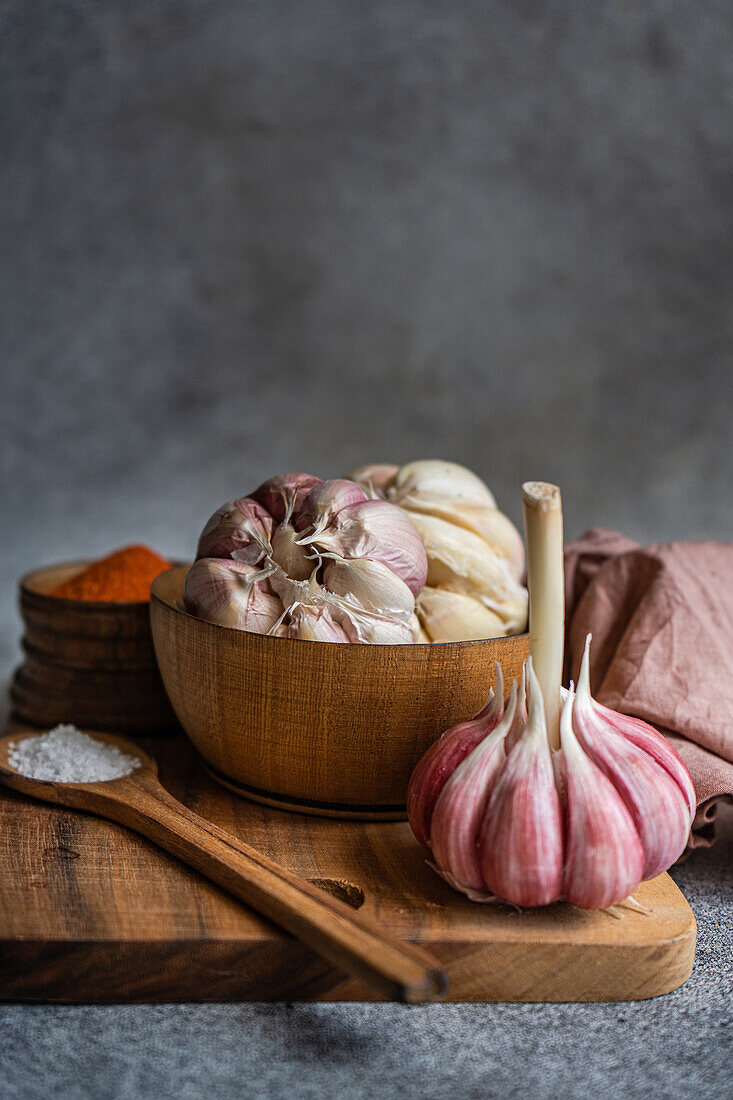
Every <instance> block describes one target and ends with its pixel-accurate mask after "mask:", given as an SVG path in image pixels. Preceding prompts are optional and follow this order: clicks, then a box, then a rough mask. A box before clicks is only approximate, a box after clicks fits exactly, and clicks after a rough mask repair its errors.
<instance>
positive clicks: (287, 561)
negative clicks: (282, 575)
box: [270, 522, 318, 581]
mask: <svg viewBox="0 0 733 1100" xmlns="http://www.w3.org/2000/svg"><path fill="white" fill-rule="evenodd" d="M299 539H300V534H299V533H298V531H296V530H295V528H294V527H293V525H292V524H291V523H285V522H283V523H280V524H278V526H277V527H276V528H275V531H274V534H273V536H272V554H271V555H270V556H271V559H272V561H274V562H275V563H276V564H277V565H279V566H280V567H281V569H283V570H284V571H285V572H286V573H287V574H288V575H289V576H291V577H292V578H293V579H294V580H296V581H304V580H307V578H308V577H310V575H311V573H312V572H313V570H314V569H315V568H316V567H317V564H318V563H317V561H314V559H313V558H312V557H311V556H310V555H309V553H308V551H307V550H306V549H305V548H304V547H303V546H301V545H300V542H299Z"/></svg>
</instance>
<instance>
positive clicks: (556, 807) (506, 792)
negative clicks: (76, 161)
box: [407, 638, 695, 909]
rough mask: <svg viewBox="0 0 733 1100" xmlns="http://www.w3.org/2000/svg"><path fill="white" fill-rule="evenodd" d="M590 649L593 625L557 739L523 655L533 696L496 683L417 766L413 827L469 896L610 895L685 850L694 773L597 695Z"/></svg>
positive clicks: (515, 899) (586, 898)
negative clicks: (629, 727) (504, 691)
mask: <svg viewBox="0 0 733 1100" xmlns="http://www.w3.org/2000/svg"><path fill="white" fill-rule="evenodd" d="M589 653H590V638H589V639H588V643H587V644H586V650H585V654H584V656H583V664H582V667H581V673H580V678H579V686H578V690H577V692H574V691H572V690H571V691H569V692H565V693H564V694H565V701H564V705H563V709H562V714H561V719H560V736H561V746H560V748H559V749H556V750H554V751H553V750H551V748H550V742H549V738H548V732H547V726H546V722H545V706H544V700H543V698H542V691H541V688H540V685H539V681H538V679H537V676H536V674H535V672H534V669H533V667H532V659H531V658H529V659H528V660H527V664H526V680H527V689H526V698H527V706H526V709H525V707H524V701H523V700H522V698H521V697H520V699H519V701H517V698H516V688H515V690H514V691H513V692H512V696H511V697H510V699H509V701H508V703H507V705H506V707H505V706H504V704H503V702H502V701H501V696H500V691H501V688H500V687H499V692H498V693H497V695H496V696H494V697H493V698H492V699H491V700H490V703H489V704H488V705H487V706H486V707H485V708H484V709H483V710H482V711H481V712H479V715H477V717H476V718H475V719H473V720H472V721H471V722H464V723H461V725H459V726H456V727H454V729H452V730H449V731H448V732H447V733H445V734H443V736H442V737H441V738H440V740H439V741H437V742H436V743H435V745H433V747H432V748H431V749H429V750H428V752H427V753H426V754H425V756H424V757H423V759H422V760H421V761H420V763H419V764H418V765H417V767H416V769H415V771H414V773H413V776H412V779H411V781H410V786H409V789H408V795H407V809H408V817H409V820H410V825H411V826H412V830H413V832H414V833H415V836H416V837H417V839H418V840H419V841H420V842H421V843H422V844H423V846H424V847H426V848H427V849H428V851H430V852H431V854H432V857H433V860H434V863H435V865H436V867H437V869H438V870H439V871H440V873H441V874H442V875H443V876H444V877H445V878H446V880H447V881H448V882H450V884H451V885H452V886H454V887H455V888H456V889H458V890H461V891H462V892H463V893H465V894H467V895H468V896H469V897H471V898H473V899H474V900H484V901H486V900H491V899H492V898H496V899H499V900H501V901H505V902H509V903H510V904H513V905H519V906H541V905H549V904H551V903H553V902H556V901H561V900H566V901H569V902H571V903H572V904H574V905H578V906H580V907H582V908H590V909H594V908H605V907H607V906H609V905H614V904H617V903H618V902H621V901H623V900H624V899H625V898H626V897H628V896H629V895H630V894H631V893H632V892H633V890H634V889H635V888H636V887H637V886H638V884H639V882H641V881H642V879H646V878H652V877H654V876H655V875H657V874H659V873H660V872H661V871H664V870H666V869H667V868H668V867H670V866H671V865H672V864H673V863H674V862H675V860H677V859H678V858H679V856H680V855H681V854H682V852H683V851H684V848H685V844H686V842H687V837H688V835H689V831H690V826H691V824H692V820H693V817H694V811H695V800H694V791H693V788H692V782H691V780H690V777H689V773H688V772H687V769H686V768H685V766H684V764H683V763H682V761H681V759H680V758H679V756H678V755H677V753H676V752H675V751H674V749H673V748H672V747H671V745H669V744H668V743H667V742H666V741H665V740H664V738H662V737H661V735H660V734H658V733H657V732H656V730H653V729H652V728H651V727H649V726H646V724H645V723H643V722H640V721H639V720H638V719H635V720H633V725H634V734H633V736H634V737H635V741H632V740H631V739H630V738H629V736H628V734H627V732H625V726H626V718H625V716H624V715H615V714H614V712H612V711H609V710H608V708H606V707H601V706H599V704H597V703H595V702H594V700H593V699H592V697H591V695H590V687H589V674H588V667H589V659H590V658H589ZM499 683H500V682H499ZM522 694H524V693H523V692H522V693H520V696H521V695H522ZM611 716H613V717H611ZM517 731H518V736H517V737H516V740H514V743H513V744H512V743H511V742H512V740H513V738H512V733H513V732H514V733H515V734H516V733H517ZM647 739H648V740H647ZM642 741H646V743H647V744H648V745H649V747H650V749H651V751H647V750H646V749H644V748H641V747H640V742H642Z"/></svg>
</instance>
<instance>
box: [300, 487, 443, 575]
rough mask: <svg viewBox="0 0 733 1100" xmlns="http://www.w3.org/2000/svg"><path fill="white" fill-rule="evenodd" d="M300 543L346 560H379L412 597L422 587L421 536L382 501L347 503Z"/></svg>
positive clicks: (423, 559)
mask: <svg viewBox="0 0 733 1100" xmlns="http://www.w3.org/2000/svg"><path fill="white" fill-rule="evenodd" d="M301 542H302V543H303V545H308V544H311V545H313V546H314V547H315V549H317V550H321V549H324V550H328V551H330V552H331V553H334V554H337V555H338V556H339V557H341V558H345V559H351V558H372V559H373V560H374V561H380V562H382V564H383V565H386V566H387V567H388V568H389V569H391V570H392V572H394V573H396V574H397V576H398V577H401V579H402V580H403V581H404V582H405V584H406V585H407V586H408V588H409V589H410V591H411V592H412V593H413V595H416V594H417V593H418V592H419V591H420V589H421V588H422V587H423V585H424V584H425V579H426V576H427V571H428V567H427V560H426V557H425V549H424V547H423V544H422V541H421V539H420V536H419V534H418V533H417V531H416V530H415V528H414V527H413V525H412V524H411V523H410V521H409V519H408V518H407V517H406V516H405V515H404V514H403V513H402V512H400V511H399V510H397V509H395V508H394V506H393V505H391V504H387V503H386V502H385V501H382V500H364V501H361V502H359V503H357V504H349V505H347V506H346V507H345V508H342V509H341V510H340V511H339V512H337V513H336V514H335V515H334V517H333V519H332V521H331V522H330V523H329V525H328V526H327V527H325V528H324V529H319V530H317V531H315V532H314V533H310V534H306V536H305V537H304V538H303V539H302V540H301Z"/></svg>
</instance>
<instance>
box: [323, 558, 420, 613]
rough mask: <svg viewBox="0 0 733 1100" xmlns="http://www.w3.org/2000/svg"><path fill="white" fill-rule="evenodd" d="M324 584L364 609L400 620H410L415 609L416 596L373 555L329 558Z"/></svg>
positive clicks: (324, 573)
mask: <svg viewBox="0 0 733 1100" xmlns="http://www.w3.org/2000/svg"><path fill="white" fill-rule="evenodd" d="M323 587H324V588H326V589H327V590H328V591H329V592H333V593H335V594H336V595H337V596H342V597H344V598H345V599H349V600H350V601H351V602H355V603H357V604H359V605H360V606H361V607H362V608H364V609H365V610H366V611H371V612H372V613H373V614H375V615H382V616H390V617H392V618H397V619H399V620H400V621H401V622H403V623H409V622H410V620H411V618H412V615H413V612H414V610H415V597H414V596H413V594H412V592H411V591H410V589H409V588H408V586H407V585H406V584H405V582H404V581H403V580H402V579H401V578H400V577H398V576H397V574H396V573H394V572H393V571H392V570H391V569H389V568H388V567H387V566H386V565H383V564H382V562H381V561H374V559H372V558H354V559H352V560H348V559H346V558H339V557H332V558H331V560H330V561H328V562H327V564H326V566H325V569H324V571H323Z"/></svg>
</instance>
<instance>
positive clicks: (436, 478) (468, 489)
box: [350, 459, 524, 580]
mask: <svg viewBox="0 0 733 1100" xmlns="http://www.w3.org/2000/svg"><path fill="white" fill-rule="evenodd" d="M350 476H351V477H353V479H354V480H355V481H358V482H359V484H361V485H364V486H365V488H369V489H370V490H371V491H372V492H373V493H376V494H378V495H379V496H382V497H383V498H384V499H385V500H388V501H390V503H391V504H397V505H399V507H400V508H403V509H404V510H405V511H406V512H407V514H408V515H410V516H411V515H412V513H413V512H418V513H423V514H425V515H432V516H435V517H437V518H438V519H443V520H446V522H448V523H452V524H455V525H456V526H458V527H463V528H465V529H466V530H468V531H472V532H473V533H474V534H476V535H478V536H479V537H480V538H481V539H483V541H484V542H486V544H487V545H488V547H489V549H490V550H491V551H492V552H493V553H495V554H497V555H498V556H499V557H501V558H503V559H505V560H506V562H507V564H508V565H509V568H510V572H511V573H512V575H513V576H514V578H515V579H516V580H519V579H521V576H522V573H523V571H524V543H523V541H522V536H521V535H520V534H519V531H517V529H516V527H515V526H514V524H513V523H512V522H511V520H509V519H508V518H507V517H506V516H505V515H504V514H503V513H502V512H500V511H499V510H498V509H497V507H496V501H495V499H494V496H493V494H492V492H491V490H490V489H489V487H488V486H487V485H486V484H485V482H483V481H482V480H481V478H480V477H477V475H476V474H474V473H473V472H472V471H471V470H469V469H467V468H466V467H465V466H460V465H459V464H458V463H456V462H445V461H442V460H439V459H422V460H420V461H417V462H408V463H407V464H406V465H405V466H401V467H398V466H386V465H384V466H379V465H377V466H362V467H360V468H359V469H358V470H355V471H354V472H353V473H352V474H351V475H350Z"/></svg>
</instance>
